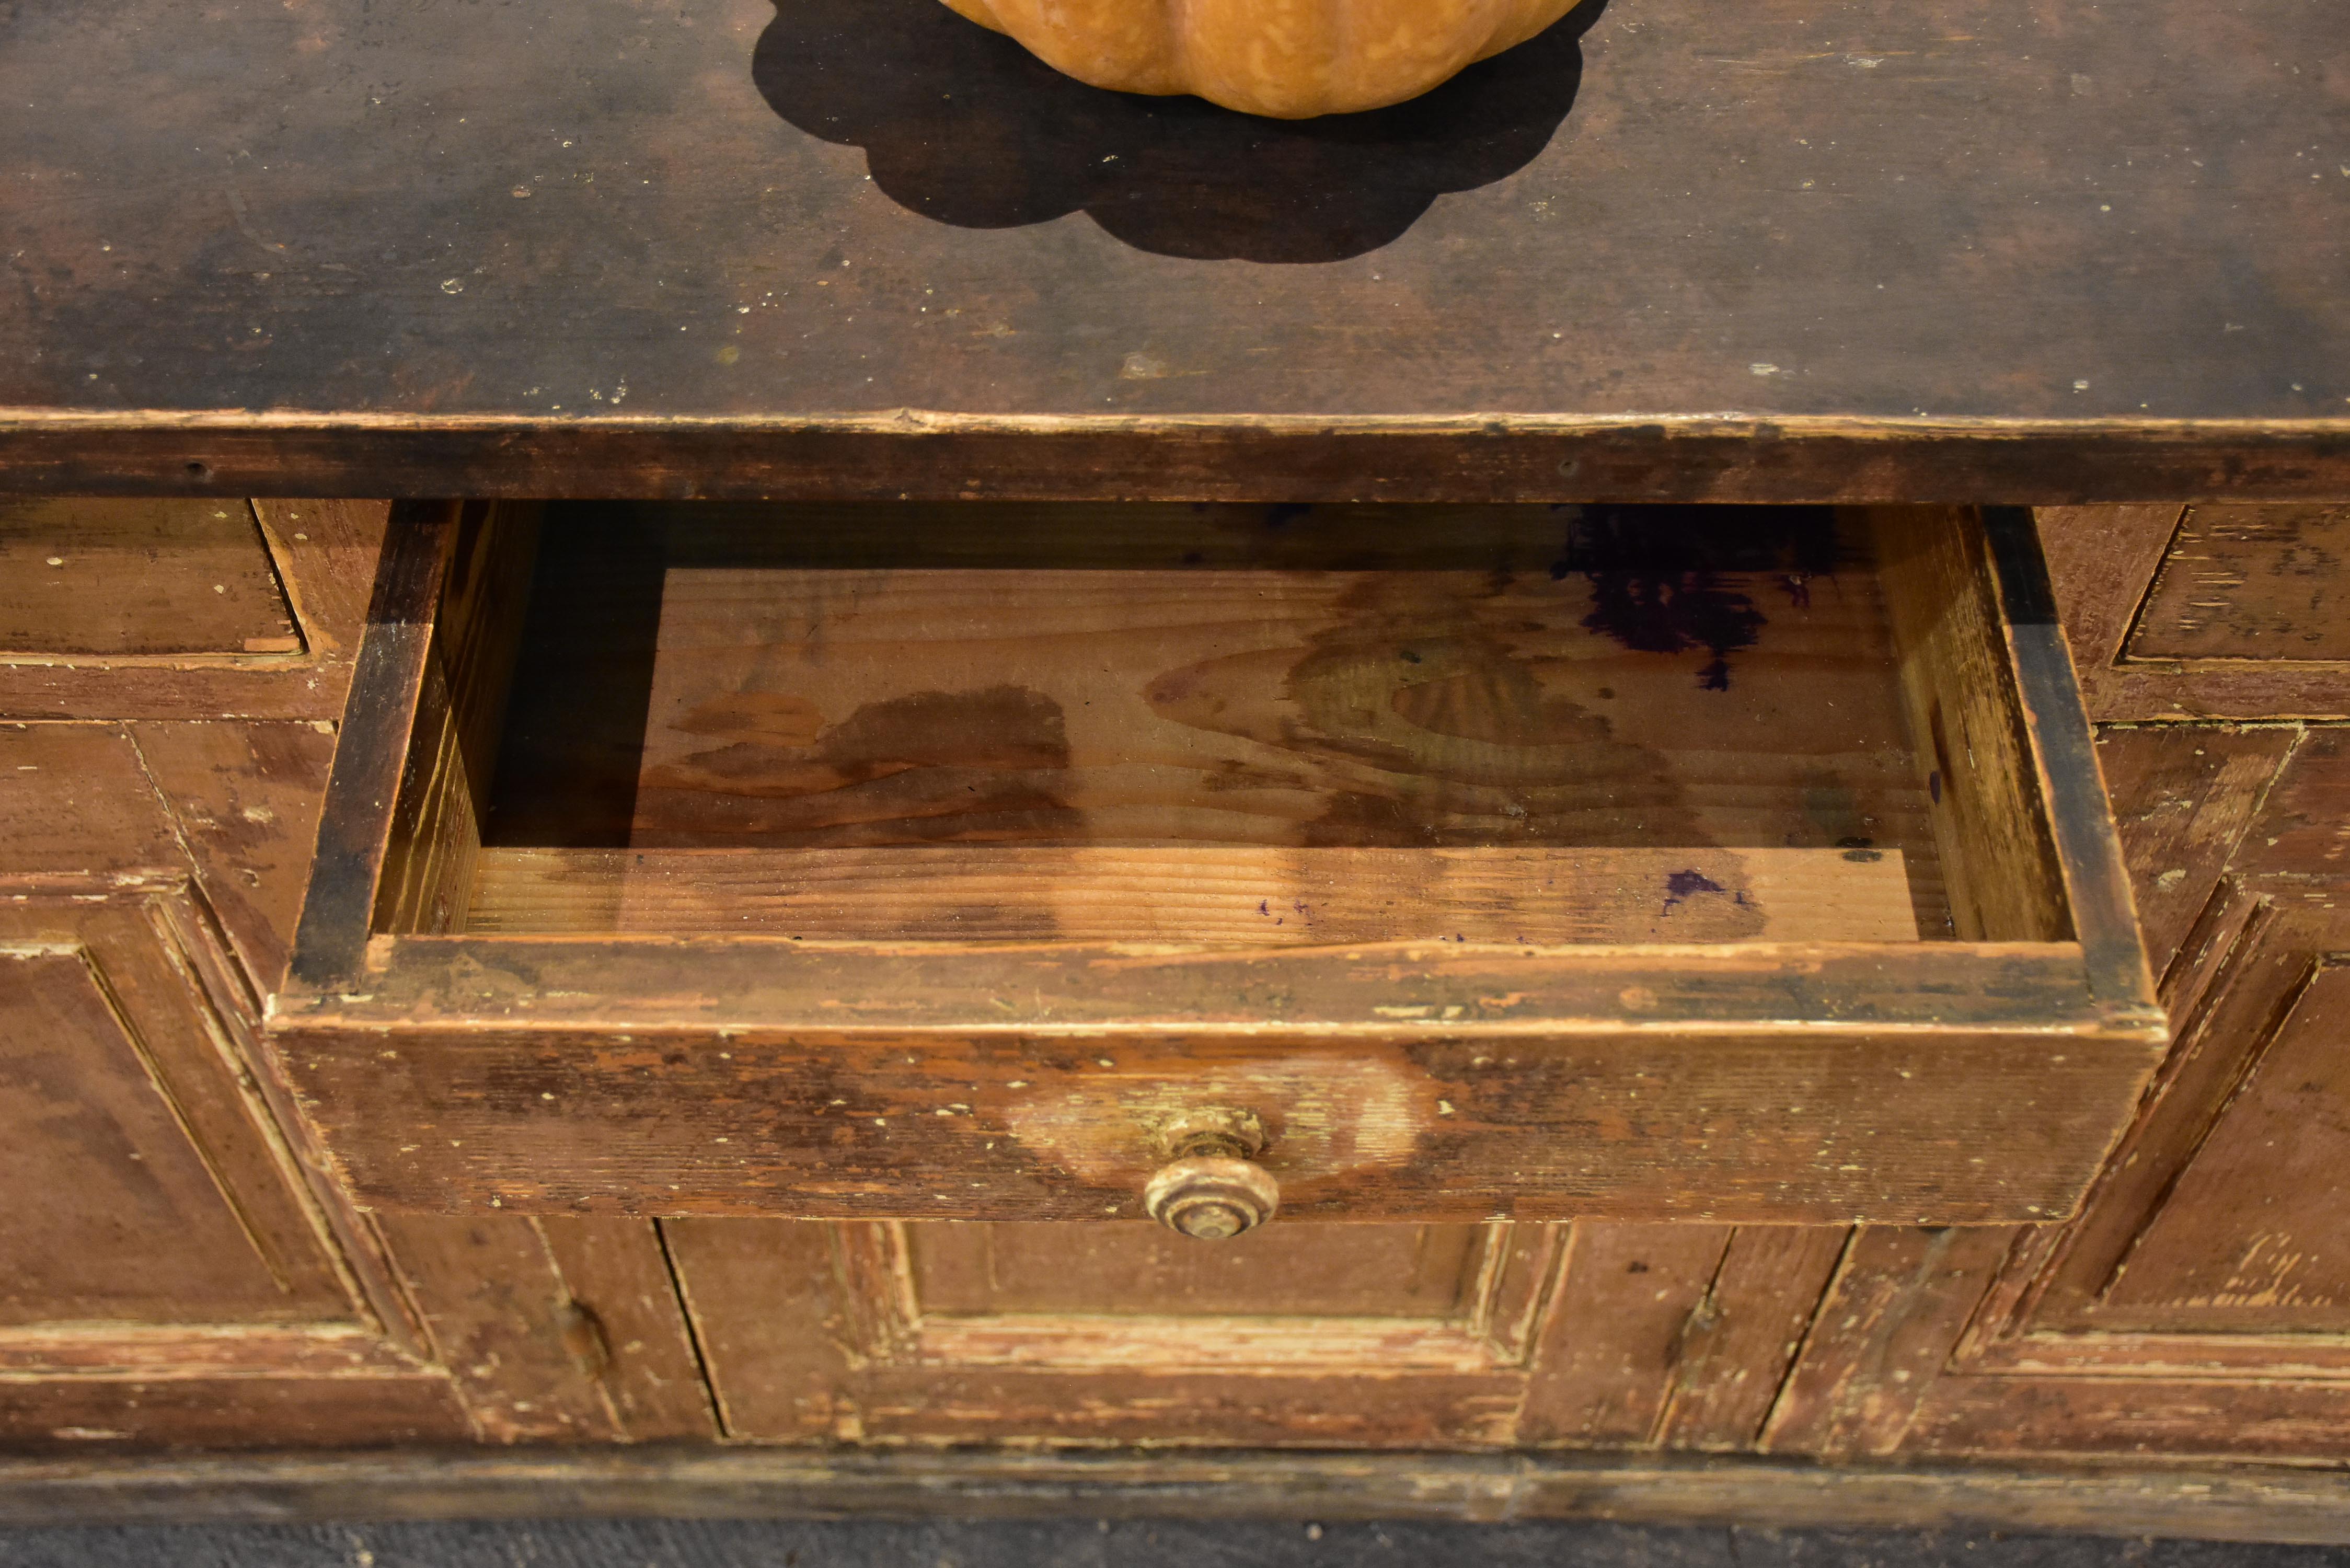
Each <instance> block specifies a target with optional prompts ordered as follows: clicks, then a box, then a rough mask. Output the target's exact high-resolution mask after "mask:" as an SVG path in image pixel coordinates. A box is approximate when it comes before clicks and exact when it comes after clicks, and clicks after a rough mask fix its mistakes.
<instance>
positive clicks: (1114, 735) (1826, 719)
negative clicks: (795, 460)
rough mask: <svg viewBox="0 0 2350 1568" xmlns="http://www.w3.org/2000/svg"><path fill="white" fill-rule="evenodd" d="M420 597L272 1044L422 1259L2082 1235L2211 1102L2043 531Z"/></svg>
mask: <svg viewBox="0 0 2350 1568" xmlns="http://www.w3.org/2000/svg"><path fill="white" fill-rule="evenodd" d="M1562 530H1564V542H1563V544H1562ZM395 534H396V537H395V543H394V549H393V553H392V555H391V556H390V557H388V560H387V565H386V569H385V572H384V576H383V582H382V585H381V586H380V588H379V592H378V606H379V610H378V615H379V619H378V623H377V624H376V625H375V626H374V627H373V628H370V633H369V641H368V644H367V646H366V648H365V649H364V651H363V655H362V659H361V680H360V683H359V687H358V688H357V689H356V690H355V691H354V696H353V702H352V708H351V716H350V719H349V721H348V723H347V726H346V732H345V738H344V741H343V743H342V751H341V753H340V754H339V755H338V760H337V769H336V778H335V783H334V785H333V793H332V796H331V798H330V800H329V803H328V814H327V820H326V822H325V825H324V826H323V827H322V829H321V839H320V860H319V870H318V872H317V875H316V876H315V877H314V880H313V885H312V889H311V894H310V899H309V904H308V907H307V910H306V914H305V919H304V925H303V930H302V935H301V939H300V940H299V941H298V943H297V951H296V964H295V979H294V981H293V982H292V983H291V984H290V986H289V988H288V990H287V992H286V993H285V994H284V995H282V996H280V997H279V998H277V999H276V1023H275V1025H274V1037H275V1039H276V1042H277V1046H278V1049H279V1050H280V1051H281V1052H282V1053H283V1054H284V1057H285V1060H286V1070H287V1073H288V1075H289V1077H290V1078H291V1079H292V1081H293V1082H294V1083H295V1084H296V1085H297V1087H298V1090H299V1092H300V1093H301V1095H302V1096H304V1103H305V1106H306V1109H307V1114H308V1115H309V1116H310V1117H311V1118H312V1120H313V1121H314V1122H315V1124H316V1125H317V1129H318V1132H319V1134H320V1137H321V1138H322V1140H323V1141H324V1143H325V1145H326V1147H328V1150H329V1151H330V1153H331V1155H332V1157H333V1158H335V1159H336V1160H337V1161H338V1165H339V1167H340V1171H341V1174H342V1176H343V1178H344V1179H346V1180H347V1181H348V1183H349V1185H350V1186H351V1188H352V1189H354V1190H355V1191H357V1192H358V1193H359V1194H360V1195H361V1196H362V1197H363V1199H365V1200H366V1201H369V1202H370V1203H373V1204H375V1205H378V1206H379V1207H383V1208H388V1209H395V1210H399V1209H407V1210H467V1209H473V1208H485V1207H496V1208H501V1209H506V1210H525V1211H546V1212H556V1211H578V1210H611V1211H619V1212H629V1213H645V1214H702V1215H726V1214H741V1215H792V1216H799V1217H812V1218H831V1219H969V1220H1093V1219H1103V1218H1111V1217H1117V1218H1140V1217H1143V1216H1145V1215H1146V1214H1149V1215H1152V1216H1155V1217H1157V1218H1159V1219H1161V1220H1166V1221H1167V1222H1169V1223H1170V1224H1177V1225H1178V1228H1179V1229H1180V1228H1184V1224H1183V1223H1179V1222H1178V1221H1179V1219H1180V1216H1182V1215H1187V1214H1188V1215H1191V1216H1192V1217H1193V1218H1192V1220H1190V1221H1186V1222H1185V1223H1189V1224H1191V1225H1192V1226H1193V1233H1195V1234H1197V1233H1202V1231H1201V1229H1200V1228H1201V1227H1204V1229H1205V1231H1210V1232H1212V1231H1216V1230H1217V1229H1218V1228H1219V1227H1222V1226H1226V1225H1235V1226H1238V1227H1239V1228H1242V1229H1245V1228H1247V1227H1248V1226H1249V1225H1252V1224H1253V1223H1256V1222H1260V1221H1261V1220H1263V1219H1265V1218H1268V1217H1270V1216H1271V1215H1272V1214H1274V1213H1286V1214H1294V1215H1300V1216H1307V1217H1315V1218H1322V1219H1355V1220H1375V1219H1411V1220H1452V1221H1463V1220H1478V1219H1485V1218H1491V1217H1516V1218H1521V1219H1538V1220H1547V1219H1560V1218H1571V1217H1584V1218H1593V1217H1601V1218H1609V1219H1624V1220H1648V1219H1672V1218H1713V1219H1718V1220H1737V1221H1740V1222H1762V1221H1774V1220H1776V1221H1789V1222H1794V1221H1806V1222H1844V1221H1850V1220H1884V1221H1898V1222H1934V1223H1968V1222H1988V1221H1994V1220H2022V1221H2030V1220H2054V1219H2057V1218H2061V1217H2063V1216H2064V1214H2066V1213H2067V1212H2069V1211H2070V1210H2071V1209H2072V1208H2073V1207H2074V1204H2075V1203H2076V1202H2077V1200H2078V1198H2079V1195H2080V1193H2081V1191H2082V1190H2083V1189H2084V1188H2085V1185H2086V1183H2087V1181H2088V1180H2089V1179H2090V1177H2091V1176H2092V1175H2093V1174H2094V1172H2095V1168H2096V1166H2097V1164H2098V1162H2099V1161H2100V1159H2101V1158H2103V1156H2104V1154H2105V1152H2106V1148H2107V1147H2109V1145H2110V1143H2111V1140H2112V1138H2113V1137H2114V1135H2115V1133H2116V1129H2117V1128H2118V1127H2120V1125H2121V1123H2122V1121H2123V1119H2124V1118H2125V1117H2126V1115H2127V1112H2128V1108H2129V1106H2130V1105H2131V1103H2132V1102H2133V1100H2134V1098H2135V1096H2137V1092H2138V1090H2139V1088H2140V1086H2141V1085H2142V1084H2143V1082H2144V1079H2145V1077H2146V1075H2147V1072H2148V1071H2149V1070H2150V1068H2151V1065H2152V1063H2153V1059H2154V1054H2155V1053H2156V1052H2157V1051H2158V1048H2159V1045H2160V1042H2161V1039H2162V1026H2161V1022H2160V1018H2159V1014H2158V1012H2157V1010H2156V1009H2155V1007H2154V1005H2153V1003H2152V1002H2151V998H2150V988H2149V987H2148V985H2147V979H2146V974H2145V967H2144V961H2143V957H2142V955H2141V953H2140V951H2139V949H2138V946H2137V934H2136V929H2135V926H2134V923H2133V921H2132V919H2131V916H2130V909H2129V904H2128V895H2127V892H2126V885H2125V884H2124V883H2123V881H2122V878H2121V874H2120V870H2119V865H2118V857H2117V856H2116V853H2115V850H2114V846H2113V839H2112V833H2111V826H2110V823H2109V821H2108V820H2107V817H2106V808H2105V805H2104V801H2103V795H2102V791H2101V788H2100V786H2099V784H2098V781H2097V777H2096V773H2095V761H2094V755H2093V753H2092V752H2091V749H2090V747H2089V743H2088V738H2087V731H2086V725H2085V721H2084V720H2083V719H2082V716H2081V714H2080V711H2079V706H2078V701H2077V697H2076V696H2075V694H2074V691H2073V689H2072V687H2071V684H2070V677H2069V669H2068V668H2067V666H2066V665H2065V664H2064V653H2063V647H2062V643H2061V639H2059V637H2058V635H2057V633H2056V631H2055V629H2054V625H2053V623H2052V622H2051V620H2050V618H2048V616H2047V614H2046V611H2045V602H2046V595H2045V586H2044V578H2043V577H2041V576H2039V575H2038V571H2039V568H2038V562H2037V557H2036V554H2035V553H2034V551H2033V545H2032V541H2031V537H2030V534H2029V528H2028V521H2024V522H2022V524H2021V525H2019V523H2018V520H2016V519H2012V518H2011V519H2000V518H1994V519H1992V520H1991V525H1990V526H1988V527H1986V525H1985V524H1984V523H1983V522H1982V521H1981V519H1978V518H1977V517H1975V516H1974V515H1973V514H1965V513H1955V512H1917V513H1901V514H1841V515H1839V514H1828V513H1825V512H1821V513H1802V514H1792V513H1790V514H1760V515H1757V514H1745V515H1741V516H1735V517H1725V516H1723V515H1721V514H1709V513H1701V512H1700V513H1696V514H1639V513H1637V512H1600V511H1597V510H1595V511H1594V512H1593V513H1590V514H1583V515H1580V516H1573V517H1567V518H1565V519H1562V517H1561V515H1560V514H1558V513H1557V512H1555V511H1554V510H1552V509H1513V508H1490V509H1462V510H1461V511H1459V512H1458V513H1456V514H1444V515H1436V514H1427V513H1421V514H1397V513H1395V512H1392V511H1388V512H1378V511H1373V510H1372V509H1361V510H1359V511H1357V512H1354V513H1343V512H1341V513H1336V514H1315V513H1312V512H1307V511H1305V510H1304V509H1282V508H1275V509H1270V510H1268V509H1263V508H1227V509H1222V511H1215V510H1211V509H1200V508H1167V509H1149V508H1143V509H1136V508H1127V509H1098V508H1097V509H1075V510H1072V509H1063V508H1033V509H1024V510H1020V511H1016V512H1012V513H1008V514H1007V513H1003V512H998V513H994V514H989V513H986V512H985V511H983V510H982V511H979V512H976V513H974V512H971V511H958V510H956V509H952V508H945V509H930V510H923V509H897V510H895V511H890V510H877V511H873V512H869V513H865V514H857V513H855V512H854V511H853V510H846V509H835V510H834V511H833V512H831V513H828V514H827V513H823V512H821V511H819V512H817V513H816V514H809V513H806V512H805V511H803V512H801V513H799V514H789V513H786V514H774V513H762V512H757V511H752V512H743V511H729V510H721V511H717V512H710V511H697V510H694V509H682V508H680V509H666V510H653V511H645V510H641V509H616V508H603V509H587V508H576V509H571V510H569V511H564V510H559V509H558V510H555V511H552V512H550V513H549V514H548V515H547V516H546V519H545V521H544V524H543V526H542V525H539V524H536V520H535V519H534V518H532V517H529V516H524V515H520V514H510V515H503V516H491V515H486V514H473V515H472V516H471V517H468V518H464V519H459V518H457V517H456V516H454V515H453V514H449V513H447V512H446V511H445V510H443V511H439V512H436V511H434V510H433V509H430V508H423V507H418V508H414V509H411V513H410V514H409V515H408V516H407V518H406V519H405V521H404V522H403V523H402V524H400V527H399V528H397V529H396V531H395ZM535 535H541V537H539V538H537V539H536V541H535ZM534 562H535V563H536V567H535V576H534ZM1481 563H1482V564H1481ZM1471 566H1474V567H1476V569H1474V570H1471V569H1470V568H1471ZM526 605H527V608H526V607H525V606H526Z"/></svg>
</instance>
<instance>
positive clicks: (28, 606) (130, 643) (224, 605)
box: [0, 501, 302, 663]
mask: <svg viewBox="0 0 2350 1568" xmlns="http://www.w3.org/2000/svg"><path fill="white" fill-rule="evenodd" d="M301 651H302V637H301V633H300V632H299V630H298V629H296V626H295V623H294V613H293V608H292V607H291V606H289V605H288V604H287V603H286V594H285V590H284V589H283V588H281V587H279V586H278V583H277V577H276V572H275V571H274V570H273V569H272V566H271V562H270V558H269V549H268V546H267V545H266V544H265V541H264V540H263V538H262V534H261V529H260V526H259V524H258V523H257V522H256V521H255V517H254V514H253V508H252V507H251V505H249V504H244V503H221V504H213V503H210V502H204V501H153V502H140V501H46V502H44V501H16V502H11V503H7V504H0V659H7V660H8V661H9V662H11V663H35V662H38V661H40V660H42V659H55V660H57V661H58V662H63V663H69V662H73V661H75V660H77V659H91V660H102V659H133V660H140V659H172V658H187V657H189V656H202V655H212V656H214V657H222V658H227V657H234V656H236V655H239V654H255V653H276V654H286V653H299V652H301Z"/></svg>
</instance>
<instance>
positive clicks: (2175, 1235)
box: [2107, 966, 2350, 1334]
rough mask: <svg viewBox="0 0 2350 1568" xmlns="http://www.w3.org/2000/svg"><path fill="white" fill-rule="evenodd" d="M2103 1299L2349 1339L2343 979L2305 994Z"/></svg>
mask: <svg viewBox="0 0 2350 1568" xmlns="http://www.w3.org/2000/svg"><path fill="white" fill-rule="evenodd" d="M2107 1299H2108V1300H2109V1301H2110V1302H2111V1303H2112V1304H2113V1305H2114V1306H2115V1307H2116V1308H2117V1309H2119V1310H2122V1311H2125V1312H2134V1313H2137V1314H2144V1313H2145V1312H2147V1311H2148V1310H2150V1309H2155V1308H2167V1309H2169V1310H2170V1314H2173V1315H2175V1317H2176V1318H2177V1319H2178V1321H2181V1322H2192V1323H2194V1324H2197V1325H2198V1326H2209V1327H2214V1328H2216V1327H2221V1326H2225V1327H2230V1328H2235V1329H2238V1330H2250V1331H2252V1332H2260V1331H2263V1330H2266V1331H2277V1330H2295V1331H2303V1332H2308V1331H2326V1332H2332V1333H2337V1334H2338V1333H2341V1332H2343V1331H2345V1329H2350V969H2345V968H2340V967H2332V966H2329V967H2327V968H2326V969H2324V970H2323V971H2320V972H2319V974H2318V975H2317V976H2316V978H2315V979H2314V980H2313V981H2311V982H2310V984H2309V986H2308V989H2306V990H2305V991H2303V992H2302V994H2301V996H2300V998H2299V1000H2298V1001H2297V1002H2295V1003H2294V1004H2293V1011H2292V1012H2291V1013H2289V1014H2288V1015H2287V1016H2286V1018H2285V1020H2284V1022H2283V1023H2282V1026H2281V1027H2279V1029H2278V1030H2277V1033H2276V1035H2275V1038H2274V1039H2273V1040H2272V1042H2271V1043H2270V1044H2269V1047H2268V1049H2267V1050H2266V1051H2265V1052H2264V1053H2262V1055H2261V1058H2260V1060H2259V1063H2258V1064H2257V1065H2256V1066H2255V1067H2254V1068H2253V1070H2252V1072H2251V1076H2250V1079H2249V1081H2248V1082H2246V1083H2245V1084H2244V1085H2243V1086H2242V1087H2241V1089H2240V1090H2239V1091H2238V1093H2237V1095H2236V1096H2235V1097H2234V1099H2233V1100H2232V1102H2231V1103H2230V1105H2229V1106H2228V1108H2227V1110H2226V1112H2225V1114H2224V1115H2222V1116H2220V1120H2219V1124H2218V1125H2217V1126H2216V1127H2213V1128H2212V1130H2211V1132H2210V1136H2209V1137H2206V1138H2205V1139H2204V1141H2203V1144H2202V1147H2200V1148H2199V1149H2197V1150H2196V1153H2195V1158H2194V1159H2193V1160H2192V1161H2191V1162H2189V1165H2188V1167H2187V1169H2186V1171H2185V1172H2184V1173H2183V1174H2182V1175H2181V1176H2180V1177H2179V1179H2178V1184H2177V1185H2176V1186H2175V1187H2173V1188H2172V1189H2171V1191H2170V1194H2169V1197H2168V1199H2167V1200H2166V1201H2165V1202H2164V1203H2163V1205H2162V1208H2161V1210H2160V1211H2159V1212H2158V1213H2157V1214H2156V1216H2155V1218H2154V1221H2153V1223H2152V1224H2151V1225H2149V1226H2148V1227H2147V1231H2146V1233H2145V1234H2144V1235H2143V1236H2142V1237H2141V1238H2140V1239H2139V1241H2138V1243H2137V1246H2136V1247H2135V1248H2134V1249H2133V1250H2132V1251H2131V1252H2130V1254H2129V1256H2128V1257H2127V1259H2126V1260H2125V1262H2123V1265H2122V1268H2121V1272H2120V1275H2119V1277H2118V1278H2117V1279H2116V1281H2115V1282H2114V1285H2113V1288H2112V1290H2111V1291H2110V1292H2109V1293H2108V1296H2107Z"/></svg>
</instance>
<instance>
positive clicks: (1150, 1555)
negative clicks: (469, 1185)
mask: <svg viewBox="0 0 2350 1568" xmlns="http://www.w3.org/2000/svg"><path fill="white" fill-rule="evenodd" d="M150 1563H153V1564H169V1565H170V1568H1325V1565H1336V1564H1356V1563H1363V1564H1368V1565H1371V1568H1378V1565H1379V1564H1385V1563H1394V1564H1397V1565H1399V1568H1441V1565H1446V1564H1452V1563H1464V1564H1465V1563H1478V1564H1496V1565H1503V1568H1511V1565H1517V1564H1526V1565H1529V1568H1531V1565H1534V1564H1541V1565H1543V1568H2109V1565H2113V1568H2119V1565H2121V1564H2128V1565H2130V1568H2350V1547H2342V1546H2331V1547H2329V1546H2239V1545H2225V1544H2215V1543H2211V1542H2189V1541H2106V1540H2088V1539H2084V1538H2080V1537H2062V1536H2042V1535H2001V1534H1993V1533H1987V1532H1984V1533H1950V1534H1908V1533H1878V1532H1850V1533H1840V1532H1812V1531H1803V1532H1794V1531H1790V1532H1776V1531H1750V1530H1719V1529H1698V1528H1672V1529H1663V1528H1659V1529H1640V1528H1635V1527H1631V1526H1626V1525H1610V1524H1526V1525H1430V1524H1333V1525H1329V1526H1322V1525H1314V1524H1305V1525H1300V1524H1182V1523H1130V1522H1129V1523H1118V1524H1112V1523H1107V1522H1093V1521H1082V1520H1067V1521H1045V1522H1036V1521H1028V1522H1019V1523H1000V1524H986V1523H957V1522H937V1523H920V1524H901V1523H892V1522H888V1521H859V1522H856V1523H847V1524H746V1523H710V1522H692V1521H660V1520H656V1521H622V1522H613V1521H599V1520H574V1521H552V1522H540V1523H523V1524H513V1523H505V1524H380V1525H376V1524H352V1525H245V1526H203V1527H196V1528H166V1527H155V1526H121V1527H114V1526H79V1527H75V1528H71V1529H54V1530H19V1531H0V1568H131V1565H139V1568H144V1565H146V1564H150Z"/></svg>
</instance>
